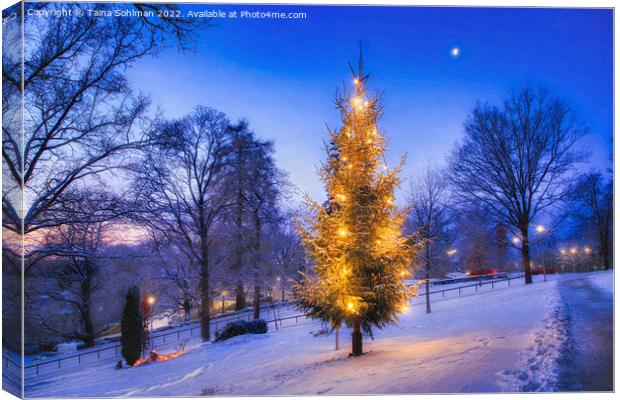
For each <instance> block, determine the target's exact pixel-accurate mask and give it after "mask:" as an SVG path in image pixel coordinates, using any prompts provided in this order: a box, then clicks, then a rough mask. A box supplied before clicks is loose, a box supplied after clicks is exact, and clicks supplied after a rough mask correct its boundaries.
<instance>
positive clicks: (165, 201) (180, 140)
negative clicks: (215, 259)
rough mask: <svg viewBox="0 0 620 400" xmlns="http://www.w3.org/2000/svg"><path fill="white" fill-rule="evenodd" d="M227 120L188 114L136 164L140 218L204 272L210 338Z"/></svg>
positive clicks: (163, 131)
mask: <svg viewBox="0 0 620 400" xmlns="http://www.w3.org/2000/svg"><path fill="white" fill-rule="evenodd" d="M228 128H229V122H228V120H227V119H226V117H225V116H224V114H222V113H220V112H217V111H215V110H213V109H209V108H206V107H197V108H196V110H195V111H194V112H193V113H192V114H191V115H189V116H187V117H184V118H182V119H180V120H177V121H173V122H166V123H162V124H161V126H159V127H158V128H157V129H155V130H154V131H153V132H152V134H151V137H152V139H153V140H154V142H156V143H157V145H155V146H151V147H149V148H147V149H146V151H145V154H144V157H143V159H142V161H141V162H140V163H139V164H138V165H136V166H135V173H136V177H135V179H134V185H133V186H134V189H135V190H136V196H137V197H136V201H137V202H136V206H135V207H136V221H138V222H139V223H140V224H142V225H143V226H145V227H147V228H148V229H149V230H151V231H158V232H159V233H160V234H161V235H165V236H167V237H168V238H169V239H170V240H171V241H173V242H174V243H175V244H176V245H177V246H178V248H179V250H180V251H182V252H183V253H184V255H185V256H186V257H187V259H188V260H189V262H190V263H192V264H193V266H194V267H195V268H196V270H197V271H199V276H200V284H199V286H200V289H199V291H200V326H201V335H202V338H203V340H205V341H208V340H209V339H210V329H209V321H210V315H209V299H210V288H209V279H210V267H211V263H210V258H209V250H210V249H209V247H210V238H211V229H212V228H213V226H214V224H215V222H216V220H217V219H218V217H220V216H221V213H222V210H223V208H224V207H225V206H226V200H227V193H226V191H225V185H223V177H224V172H225V167H226V163H225V161H226V152H227V151H228V149H229V146H228V144H227V142H226V141H227V137H228V136H227V134H228Z"/></svg>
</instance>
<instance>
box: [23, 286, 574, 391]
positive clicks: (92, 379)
mask: <svg viewBox="0 0 620 400" xmlns="http://www.w3.org/2000/svg"><path fill="white" fill-rule="evenodd" d="M537 279H538V278H537ZM557 296H558V295H557V289H556V282H554V281H553V280H550V281H549V282H537V283H535V284H533V285H528V286H525V285H523V284H522V283H521V282H519V283H517V282H516V281H515V282H514V285H513V286H512V287H511V288H499V289H496V290H495V291H492V292H484V293H479V294H471V295H464V296H462V297H454V298H446V299H441V300H436V301H434V302H433V304H432V306H433V312H432V313H431V314H426V313H425V308H424V306H423V303H422V302H420V303H417V302H416V303H415V304H414V306H412V307H411V309H410V310H409V311H407V312H405V313H404V314H402V315H401V318H400V323H399V324H398V325H396V326H391V327H388V328H386V329H384V330H382V331H377V332H375V339H374V340H371V339H370V338H368V337H365V338H364V351H365V352H366V354H365V355H364V356H362V357H348V353H349V351H350V349H349V348H350V330H348V329H342V330H341V332H340V343H341V348H340V350H338V351H335V350H334V335H333V334H330V335H320V336H318V337H314V336H312V335H311V334H310V332H311V331H317V330H319V329H320V327H321V324H320V323H319V322H317V321H310V320H306V321H304V322H300V323H299V324H297V325H291V326H284V327H282V328H281V329H280V330H278V331H275V330H273V329H271V330H270V332H269V333H267V334H265V335H245V336H240V337H236V338H233V339H230V340H228V341H226V342H222V343H215V344H211V343H206V344H192V345H190V346H188V353H187V354H185V355H183V356H181V357H179V358H176V359H173V360H170V361H166V362H161V363H151V364H147V365H142V366H139V367H136V368H128V369H122V370H114V369H113V364H114V362H112V361H110V362H109V363H108V364H109V365H99V366H94V367H84V368H80V369H74V370H64V371H61V372H59V373H58V374H56V375H48V376H46V377H45V378H44V379H40V380H38V381H36V380H34V381H31V383H30V384H29V385H28V387H27V389H26V395H27V396H28V397H47V396H55V397H76V396H81V397H101V396H105V397H116V396H197V395H216V396H226V395H295V394H305V395H314V394H351V393H354V394H398V393H455V392H497V391H518V390H522V389H526V390H548V389H550V388H551V387H552V385H553V380H554V376H553V366H554V362H555V358H556V357H557V355H558V354H559V351H560V347H561V346H560V343H561V342H562V331H561V329H560V328H561V326H562V320H561V315H562V314H561V309H560V308H558V302H559V300H558V297H557ZM270 328H271V327H270ZM522 378H524V379H522Z"/></svg>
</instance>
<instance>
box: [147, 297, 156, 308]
mask: <svg viewBox="0 0 620 400" xmlns="http://www.w3.org/2000/svg"><path fill="white" fill-rule="evenodd" d="M146 302H147V303H148V304H149V305H150V306H152V305H153V304H155V296H149V297H147V298H146Z"/></svg>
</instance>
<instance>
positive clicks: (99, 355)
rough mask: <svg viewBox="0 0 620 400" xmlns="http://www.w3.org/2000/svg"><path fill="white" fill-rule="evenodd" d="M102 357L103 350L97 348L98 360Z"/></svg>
mask: <svg viewBox="0 0 620 400" xmlns="http://www.w3.org/2000/svg"><path fill="white" fill-rule="evenodd" d="M100 358H101V350H97V360H99V359H100ZM59 361H60V360H59Z"/></svg>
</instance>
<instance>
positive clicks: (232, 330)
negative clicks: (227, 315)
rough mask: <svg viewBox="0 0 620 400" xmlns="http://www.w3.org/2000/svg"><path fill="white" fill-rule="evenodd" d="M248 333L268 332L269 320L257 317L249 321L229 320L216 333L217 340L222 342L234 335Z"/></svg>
mask: <svg viewBox="0 0 620 400" xmlns="http://www.w3.org/2000/svg"><path fill="white" fill-rule="evenodd" d="M246 333H267V322H265V321H264V320H262V319H255V320H254V321H249V322H246V321H235V322H229V323H228V324H226V326H225V327H224V329H222V330H221V331H219V332H217V333H216V339H215V341H216V342H220V341H222V340H226V339H230V338H231V337H234V336H239V335H245V334H246Z"/></svg>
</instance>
